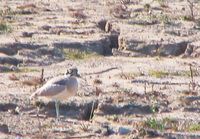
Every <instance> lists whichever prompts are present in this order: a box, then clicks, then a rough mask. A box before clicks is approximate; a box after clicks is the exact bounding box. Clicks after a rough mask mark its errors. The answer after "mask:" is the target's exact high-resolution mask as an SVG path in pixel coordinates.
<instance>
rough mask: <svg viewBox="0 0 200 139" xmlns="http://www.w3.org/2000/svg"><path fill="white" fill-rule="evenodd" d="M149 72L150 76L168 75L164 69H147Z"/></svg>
mask: <svg viewBox="0 0 200 139" xmlns="http://www.w3.org/2000/svg"><path fill="white" fill-rule="evenodd" d="M149 74H150V75H152V76H155V77H157V78H160V77H162V76H167V75H169V73H168V72H166V71H164V70H160V71H159V70H156V71H149Z"/></svg>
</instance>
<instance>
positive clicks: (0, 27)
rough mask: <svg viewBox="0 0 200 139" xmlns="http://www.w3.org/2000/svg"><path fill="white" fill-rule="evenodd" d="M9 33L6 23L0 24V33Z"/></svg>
mask: <svg viewBox="0 0 200 139" xmlns="http://www.w3.org/2000/svg"><path fill="white" fill-rule="evenodd" d="M1 31H2V32H11V31H12V28H11V27H10V26H8V25H7V24H6V23H4V22H1V23H0V32H1Z"/></svg>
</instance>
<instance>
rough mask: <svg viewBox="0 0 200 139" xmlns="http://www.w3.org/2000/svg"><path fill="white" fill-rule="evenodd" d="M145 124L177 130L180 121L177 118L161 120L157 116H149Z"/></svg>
mask: <svg viewBox="0 0 200 139" xmlns="http://www.w3.org/2000/svg"><path fill="white" fill-rule="evenodd" d="M144 126H146V127H148V128H152V129H154V130H166V129H173V130H175V131H177V130H178V127H179V121H178V119H176V118H164V119H160V120H158V119H156V118H147V120H146V121H145V122H144Z"/></svg>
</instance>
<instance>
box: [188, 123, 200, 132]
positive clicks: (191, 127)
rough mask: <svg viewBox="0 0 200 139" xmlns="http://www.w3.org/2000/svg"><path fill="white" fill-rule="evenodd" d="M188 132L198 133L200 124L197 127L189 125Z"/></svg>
mask: <svg viewBox="0 0 200 139" xmlns="http://www.w3.org/2000/svg"><path fill="white" fill-rule="evenodd" d="M189 130H198V131H200V124H198V125H190V126H189Z"/></svg>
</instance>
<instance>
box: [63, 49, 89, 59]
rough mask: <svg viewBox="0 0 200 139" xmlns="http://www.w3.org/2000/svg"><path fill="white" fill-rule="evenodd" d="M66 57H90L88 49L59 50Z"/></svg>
mask: <svg viewBox="0 0 200 139" xmlns="http://www.w3.org/2000/svg"><path fill="white" fill-rule="evenodd" d="M61 52H62V53H63V54H64V56H65V57H66V58H69V59H72V60H81V59H85V58H89V57H90V53H89V52H88V51H80V50H64V49H63V50H61Z"/></svg>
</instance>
